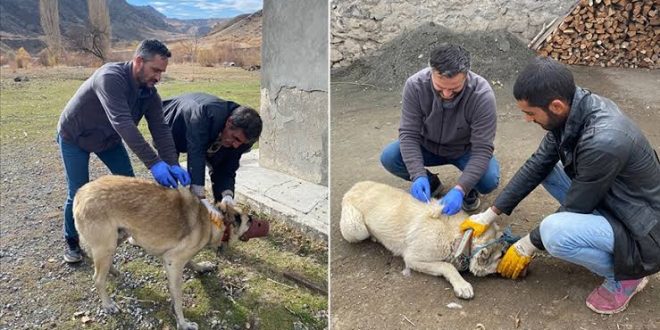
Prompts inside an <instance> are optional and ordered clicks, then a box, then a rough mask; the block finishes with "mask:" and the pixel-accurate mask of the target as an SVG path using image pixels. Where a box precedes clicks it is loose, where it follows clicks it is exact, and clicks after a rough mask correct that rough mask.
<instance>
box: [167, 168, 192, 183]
mask: <svg viewBox="0 0 660 330" xmlns="http://www.w3.org/2000/svg"><path fill="white" fill-rule="evenodd" d="M170 173H171V174H172V176H174V178H175V179H176V180H177V181H179V183H180V184H181V185H182V186H187V185H189V184H190V174H188V171H186V170H184V169H182V168H181V166H179V165H172V166H170Z"/></svg>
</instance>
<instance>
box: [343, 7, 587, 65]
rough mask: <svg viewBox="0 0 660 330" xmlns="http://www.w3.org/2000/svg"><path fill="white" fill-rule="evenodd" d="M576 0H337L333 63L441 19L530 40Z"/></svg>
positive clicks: (448, 24) (464, 28)
mask: <svg viewBox="0 0 660 330" xmlns="http://www.w3.org/2000/svg"><path fill="white" fill-rule="evenodd" d="M576 2H577V1H576V0H547V1H545V0H462V1H457V0H430V1H429V0H335V1H332V5H331V10H332V14H331V15H332V16H331V22H330V25H331V27H330V29H331V33H332V37H331V53H330V60H331V61H332V67H340V66H346V65H348V64H350V63H351V62H353V61H354V60H355V59H356V58H359V57H362V56H364V55H369V54H371V53H373V52H374V51H375V50H377V49H378V48H379V47H380V45H382V44H383V43H386V42H388V41H390V40H392V39H393V38H394V37H396V36H397V35H399V34H400V33H401V32H402V31H404V30H407V29H414V28H415V27H417V26H419V25H420V24H421V23H426V22H435V23H436V24H439V25H443V26H445V27H447V28H450V29H455V30H456V31H457V32H465V31H475V30H485V31H489V30H498V29H506V30H507V31H509V32H511V33H513V34H514V35H516V36H518V37H520V38H521V39H523V40H525V41H530V40H531V39H532V38H534V36H536V34H538V33H539V32H540V31H541V30H542V28H543V25H544V24H546V25H549V24H550V22H551V21H552V20H553V19H554V18H555V17H557V16H560V15H564V14H566V13H568V11H569V10H570V9H571V7H572V6H573V5H574V4H575V3H576Z"/></svg>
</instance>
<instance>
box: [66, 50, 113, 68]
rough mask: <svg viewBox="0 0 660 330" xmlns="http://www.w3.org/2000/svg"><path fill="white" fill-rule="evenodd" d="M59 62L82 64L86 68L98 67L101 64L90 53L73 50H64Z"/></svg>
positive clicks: (71, 64) (69, 64)
mask: <svg viewBox="0 0 660 330" xmlns="http://www.w3.org/2000/svg"><path fill="white" fill-rule="evenodd" d="M60 63H62V64H64V65H66V66H82V67H88V68H90V67H91V68H93V67H98V66H101V65H102V64H103V62H101V60H100V59H99V58H98V57H96V56H94V55H92V54H90V53H85V52H73V51H69V52H64V53H63V54H62V58H61V60H60Z"/></svg>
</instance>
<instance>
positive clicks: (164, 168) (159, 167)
mask: <svg viewBox="0 0 660 330" xmlns="http://www.w3.org/2000/svg"><path fill="white" fill-rule="evenodd" d="M149 171H151V175H153V176H154V179H156V182H158V183H160V184H161V185H162V186H165V187H170V188H176V187H177V184H176V180H175V179H174V177H173V176H172V174H170V166H169V165H167V164H166V163H165V162H164V161H162V160H161V161H159V162H158V163H156V164H154V165H152V166H151V168H150V169H149Z"/></svg>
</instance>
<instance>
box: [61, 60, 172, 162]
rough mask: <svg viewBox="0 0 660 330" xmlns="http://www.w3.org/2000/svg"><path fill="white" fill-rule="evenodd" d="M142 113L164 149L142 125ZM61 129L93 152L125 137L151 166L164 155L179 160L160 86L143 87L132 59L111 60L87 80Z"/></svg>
mask: <svg viewBox="0 0 660 330" xmlns="http://www.w3.org/2000/svg"><path fill="white" fill-rule="evenodd" d="M142 117H145V118H146V119H147V123H148V124H149V131H150V132H151V136H152V137H153V140H154V145H155V146H156V149H157V150H158V154H156V152H155V151H154V149H153V148H152V147H151V146H150V145H149V143H147V141H146V140H145V139H144V137H143V136H142V134H141V133H140V131H139V130H138V128H137V124H138V122H139V121H140V119H142ZM57 131H58V133H59V134H60V136H61V137H62V139H64V141H66V142H67V143H71V144H75V145H77V146H79V147H80V148H82V149H83V150H85V151H88V152H101V151H104V150H107V149H109V148H111V147H113V146H116V145H117V144H118V143H121V141H122V140H124V142H126V145H127V146H128V147H129V148H130V149H131V150H132V151H133V152H134V153H135V154H136V155H137V156H138V158H140V160H141V161H142V162H143V163H144V164H145V165H146V166H147V167H151V166H152V165H153V164H155V163H156V162H158V161H159V160H161V159H162V160H164V161H165V162H166V163H168V164H170V165H172V164H177V163H178V161H177V154H176V149H175V148H174V140H173V139H172V132H171V131H170V128H169V127H168V126H167V124H166V123H165V120H164V119H163V106H162V104H161V99H160V96H159V95H158V93H157V91H156V89H155V88H138V86H137V83H136V81H135V80H134V79H133V76H132V63H131V62H123V63H108V64H105V65H103V66H102V67H100V68H99V69H98V70H96V71H95V72H94V73H93V74H92V76H91V77H89V78H88V79H87V80H85V82H83V84H82V85H81V86H80V87H79V88H78V91H77V92H76V94H75V95H74V96H73V97H72V98H71V100H69V103H67V105H66V107H65V108H64V111H63V112H62V115H61V116H60V120H59V123H58V125H57Z"/></svg>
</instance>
